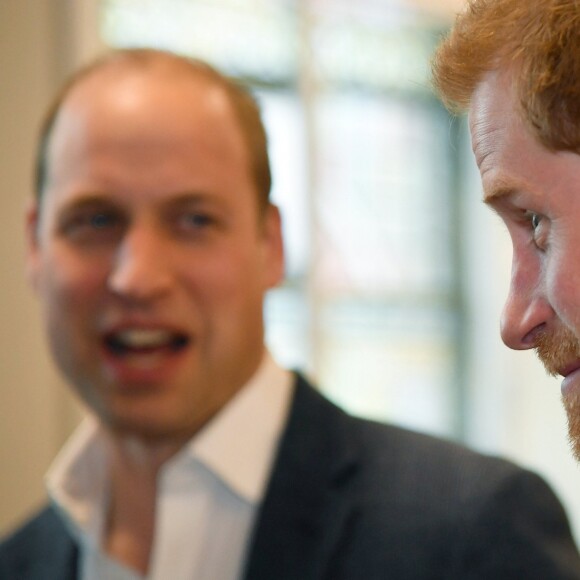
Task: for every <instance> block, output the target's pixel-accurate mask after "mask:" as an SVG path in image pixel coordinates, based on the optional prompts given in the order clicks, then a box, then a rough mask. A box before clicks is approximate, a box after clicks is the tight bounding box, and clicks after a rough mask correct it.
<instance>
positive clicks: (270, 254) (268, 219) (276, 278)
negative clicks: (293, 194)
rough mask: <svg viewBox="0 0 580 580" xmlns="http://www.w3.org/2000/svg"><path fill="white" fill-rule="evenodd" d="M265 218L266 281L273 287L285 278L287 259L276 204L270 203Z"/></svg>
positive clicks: (280, 220)
mask: <svg viewBox="0 0 580 580" xmlns="http://www.w3.org/2000/svg"><path fill="white" fill-rule="evenodd" d="M263 220H264V221H263V235H264V241H265V275H266V276H265V282H266V286H267V287H268V288H273V287H274V286H278V284H280V283H281V282H282V280H283V279H284V266H285V259H284V242H283V239H282V218H281V217H280V210H279V209H278V208H277V207H276V206H275V205H274V204H268V207H267V208H266V210H265V212H264V216H263Z"/></svg>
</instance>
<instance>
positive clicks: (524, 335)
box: [501, 262, 554, 350]
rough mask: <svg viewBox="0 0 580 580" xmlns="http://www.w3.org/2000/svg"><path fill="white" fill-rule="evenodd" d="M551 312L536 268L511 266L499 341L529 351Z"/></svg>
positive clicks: (547, 321) (527, 265)
mask: <svg viewBox="0 0 580 580" xmlns="http://www.w3.org/2000/svg"><path fill="white" fill-rule="evenodd" d="M553 316H554V311H553V310H552V307H551V306H550V304H549V302H548V301H547V299H546V297H545V295H544V291H543V284H542V283H541V273H540V271H539V268H534V267H533V266H532V267H530V264H526V265H522V264H518V263H516V262H514V264H513V266H512V278H511V283H510V289H509V294H508V297H507V300H506V303H505V306H504V309H503V312H502V316H501V338H502V340H503V342H504V343H505V344H506V345H507V346H508V347H509V348H512V349H514V350H526V349H530V348H533V347H534V345H535V340H536V337H537V334H538V333H539V332H540V331H542V330H545V328H546V326H547V325H548V324H549V322H550V320H551V319H552V318H553Z"/></svg>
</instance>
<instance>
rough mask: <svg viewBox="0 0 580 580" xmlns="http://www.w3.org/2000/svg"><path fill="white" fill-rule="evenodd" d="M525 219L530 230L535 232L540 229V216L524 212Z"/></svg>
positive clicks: (531, 212)
mask: <svg viewBox="0 0 580 580" xmlns="http://www.w3.org/2000/svg"><path fill="white" fill-rule="evenodd" d="M525 219H526V221H527V222H529V224H530V226H531V227H532V230H534V231H535V230H537V229H538V228H539V227H540V223H541V222H542V215H541V214H539V213H536V212H533V211H526V212H525Z"/></svg>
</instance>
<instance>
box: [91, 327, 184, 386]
mask: <svg viewBox="0 0 580 580" xmlns="http://www.w3.org/2000/svg"><path fill="white" fill-rule="evenodd" d="M130 330H147V331H163V332H168V333H170V334H175V335H176V336H183V337H185V338H186V339H187V341H186V342H185V343H184V345H183V346H182V347H180V348H171V347H162V348H159V349H155V348H153V349H147V348H144V349H142V350H141V351H139V350H138V349H136V350H135V351H133V352H131V351H127V352H121V351H118V352H115V350H113V349H112V348H111V346H110V339H111V337H112V336H113V335H115V334H118V333H121V332H126V331H130ZM100 336H101V353H102V357H103V363H104V367H105V372H106V374H107V376H108V377H109V379H110V380H111V381H112V382H113V384H115V385H117V386H118V388H120V389H122V390H131V391H133V390H135V389H142V388H144V387H146V388H151V387H154V386H163V385H167V383H168V381H169V380H170V379H171V377H172V376H173V374H174V373H175V371H176V370H177V368H178V366H180V363H181V362H182V361H183V360H184V357H185V355H186V354H187V352H188V351H189V350H190V348H191V344H192V337H191V335H190V333H187V332H184V331H183V330H182V329H180V328H178V327H177V326H176V325H172V324H167V323H164V322H159V321H144V320H139V321H137V320H123V321H121V322H118V323H116V324H112V325H109V326H107V327H105V328H103V329H102V332H101V333H100Z"/></svg>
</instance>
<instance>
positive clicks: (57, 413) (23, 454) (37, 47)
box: [0, 0, 95, 535]
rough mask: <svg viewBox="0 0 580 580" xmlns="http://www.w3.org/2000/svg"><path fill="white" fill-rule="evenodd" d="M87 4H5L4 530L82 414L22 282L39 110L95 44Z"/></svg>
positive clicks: (9, 0)
mask: <svg viewBox="0 0 580 580" xmlns="http://www.w3.org/2000/svg"><path fill="white" fill-rule="evenodd" d="M91 8H94V3H92V2H91V1H90V0H89V1H88V2H85V0H74V1H73V0H69V1H67V0H42V1H38V0H2V1H1V2H0V86H1V89H0V216H2V227H1V228H0V279H1V285H0V288H1V290H0V353H1V354H0V381H1V384H0V465H2V476H1V477H0V535H1V534H2V533H3V532H5V531H6V530H8V529H9V528H11V527H12V526H13V525H14V524H15V523H16V522H18V521H19V520H20V519H22V518H23V517H24V516H25V515H26V514H28V513H29V512H30V510H32V509H34V507H35V506H37V505H38V504H39V503H40V502H41V501H42V500H43V498H44V492H43V484H42V478H43V474H44V471H45V469H46V467H47V465H48V464H49V462H50V460H51V459H52V458H53V456H54V454H55V453H56V451H57V450H58V449H59V447H60V446H61V445H62V442H63V441H64V439H65V438H66V436H67V435H68V434H69V432H70V430H71V428H72V427H73V425H74V424H75V422H76V420H77V417H78V411H77V410H76V408H75V406H74V404H73V403H72V401H71V398H70V396H69V395H68V392H67V390H66V389H65V388H64V387H63V385H62V384H61V381H60V379H59V378H58V377H57V375H56V373H55V371H54V370H53V368H52V365H51V363H50V361H49V357H48V356H47V353H46V351H45V346H44V339H43V337H42V335H41V331H40V324H39V313H38V311H37V306H36V302H35V300H34V298H33V296H32V293H31V292H30V290H29V289H28V287H27V285H26V283H25V279H24V261H23V257H24V243H23V236H22V229H23V227H22V226H23V214H24V208H25V206H26V203H27V200H28V199H29V198H30V196H31V195H32V166H33V150H34V144H35V142H36V132H37V127H38V124H39V120H40V118H41V115H42V114H43V112H44V110H45V108H46V106H47V103H48V102H49V100H50V99H51V98H52V96H53V94H54V91H55V90H56V88H57V87H58V85H59V84H60V80H61V79H62V77H63V75H65V74H66V73H67V72H68V71H69V70H71V68H72V67H74V66H75V65H76V64H77V63H78V62H79V60H80V59H82V58H87V57H88V56H89V54H90V52H91V51H92V50H94V48H95V41H94V33H93V35H91V34H87V33H86V32H85V34H84V41H83V44H82V50H81V48H80V43H79V40H78V37H77V36H76V34H73V32H72V31H73V30H77V28H78V29H79V30H83V29H86V27H85V26H83V22H87V21H88V20H89V17H90V9H91ZM82 17H85V20H84V21H83V20H82ZM72 22H77V23H79V26H78V27H76V26H72ZM93 28H94V27H93Z"/></svg>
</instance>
